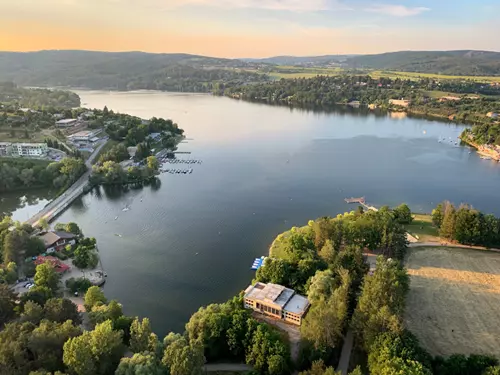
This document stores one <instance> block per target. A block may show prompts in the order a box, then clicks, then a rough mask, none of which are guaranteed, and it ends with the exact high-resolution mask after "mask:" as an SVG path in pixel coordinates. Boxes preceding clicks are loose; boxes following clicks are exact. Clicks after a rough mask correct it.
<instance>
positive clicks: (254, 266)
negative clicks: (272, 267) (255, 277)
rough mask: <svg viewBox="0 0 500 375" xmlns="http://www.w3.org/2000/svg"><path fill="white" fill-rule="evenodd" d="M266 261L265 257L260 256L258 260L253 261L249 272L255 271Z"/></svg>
mask: <svg viewBox="0 0 500 375" xmlns="http://www.w3.org/2000/svg"><path fill="white" fill-rule="evenodd" d="M265 260H266V257H265V256H261V257H260V258H255V260H254V261H253V264H252V267H251V270H253V271H257V270H258V269H259V268H260V267H262V266H263V265H264V261H265Z"/></svg>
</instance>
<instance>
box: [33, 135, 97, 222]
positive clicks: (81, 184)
mask: <svg viewBox="0 0 500 375" xmlns="http://www.w3.org/2000/svg"><path fill="white" fill-rule="evenodd" d="M105 144H106V141H103V142H102V143H101V144H100V145H99V146H97V148H96V149H95V150H94V152H92V154H91V155H90V156H89V158H88V159H87V161H86V162H85V166H86V167H87V171H86V172H85V173H84V174H83V175H82V176H81V177H80V178H79V179H78V180H77V181H76V182H75V183H74V184H73V185H71V186H70V187H69V188H68V189H67V190H66V191H65V192H64V193H63V194H61V195H60V196H58V197H57V198H55V199H54V200H53V201H51V202H50V203H49V204H47V205H46V206H45V207H44V208H42V210H41V211H39V212H38V213H36V214H35V215H33V216H32V217H31V218H29V219H28V220H26V223H27V224H30V225H32V226H36V225H37V224H38V222H39V221H40V219H42V218H43V219H45V220H47V222H51V221H52V220H54V219H55V218H56V217H57V216H58V215H60V214H61V213H62V212H63V211H64V210H65V209H66V208H68V206H69V205H70V204H71V203H73V201H75V200H76V199H77V198H78V197H79V196H80V195H82V194H83V189H84V188H85V186H86V185H87V182H88V180H89V176H90V174H91V173H92V162H93V161H94V159H95V158H96V157H97V155H98V154H99V151H101V149H102V148H103V146H104V145H105Z"/></svg>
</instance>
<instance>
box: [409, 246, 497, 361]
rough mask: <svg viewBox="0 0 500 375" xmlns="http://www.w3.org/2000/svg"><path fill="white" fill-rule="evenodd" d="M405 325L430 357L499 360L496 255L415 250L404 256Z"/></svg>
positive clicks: (450, 249) (436, 249) (443, 249)
mask: <svg viewBox="0 0 500 375" xmlns="http://www.w3.org/2000/svg"><path fill="white" fill-rule="evenodd" d="M406 267H407V268H408V273H409V275H410V280H411V283H410V292H409V294H408V298H407V306H406V315H405V324H406V326H407V328H408V329H409V330H410V331H411V332H413V333H414V334H415V335H416V336H417V337H418V338H419V340H420V342H421V344H422V346H423V347H424V348H426V349H427V350H428V351H429V352H430V353H431V354H432V355H442V356H448V355H451V354H453V353H461V354H470V353H482V354H491V355H494V356H496V357H500V325H499V324H498V316H499V314H500V253H495V252H488V251H479V250H468V249H456V248H453V249H452V248H439V247H438V248H430V247H428V248H421V249H412V250H411V251H410V252H409V255H408V258H407V261H406Z"/></svg>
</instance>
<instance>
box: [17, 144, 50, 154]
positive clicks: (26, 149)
mask: <svg viewBox="0 0 500 375" xmlns="http://www.w3.org/2000/svg"><path fill="white" fill-rule="evenodd" d="M48 151H49V148H48V146H47V144H46V143H12V145H11V155H12V156H31V157H40V156H45V155H47V152H48Z"/></svg>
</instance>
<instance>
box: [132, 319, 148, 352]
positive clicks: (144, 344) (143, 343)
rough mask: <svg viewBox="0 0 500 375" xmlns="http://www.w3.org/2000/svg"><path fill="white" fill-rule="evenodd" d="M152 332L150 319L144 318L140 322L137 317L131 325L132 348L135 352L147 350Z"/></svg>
mask: <svg viewBox="0 0 500 375" xmlns="http://www.w3.org/2000/svg"><path fill="white" fill-rule="evenodd" d="M151 334H152V331H151V325H150V323H149V319H148V318H144V319H143V320H142V322H140V321H139V318H135V319H134V321H133V322H132V325H131V327H130V350H132V351H133V352H134V353H140V352H145V351H147V350H148V349H149V339H150V336H151Z"/></svg>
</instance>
